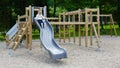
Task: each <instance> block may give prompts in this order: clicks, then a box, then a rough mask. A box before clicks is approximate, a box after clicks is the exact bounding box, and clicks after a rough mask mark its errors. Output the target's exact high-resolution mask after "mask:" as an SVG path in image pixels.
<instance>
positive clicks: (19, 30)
mask: <svg viewBox="0 0 120 68" xmlns="http://www.w3.org/2000/svg"><path fill="white" fill-rule="evenodd" d="M39 9H43V10H44V12H45V11H46V10H45V9H46V6H45V7H31V6H29V7H26V11H25V15H22V16H19V15H18V20H17V23H16V24H15V25H14V26H13V27H12V28H11V29H10V30H9V31H8V32H7V33H6V45H7V47H9V48H12V49H13V50H14V51H15V50H16V48H17V47H18V46H19V44H20V41H21V40H22V38H23V36H24V35H25V36H26V48H27V49H28V48H29V49H30V50H31V49H32V22H33V19H34V16H32V15H33V14H32V12H33V11H36V12H37V11H38V10H39ZM45 15H46V13H44V16H45ZM12 43H13V45H12V47H10V46H9V45H10V44H12Z"/></svg>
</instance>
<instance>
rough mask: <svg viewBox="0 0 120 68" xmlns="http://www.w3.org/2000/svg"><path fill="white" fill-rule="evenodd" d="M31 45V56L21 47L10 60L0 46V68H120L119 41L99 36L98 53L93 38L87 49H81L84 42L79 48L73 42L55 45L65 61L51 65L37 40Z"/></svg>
mask: <svg viewBox="0 0 120 68" xmlns="http://www.w3.org/2000/svg"><path fill="white" fill-rule="evenodd" d="M71 39H72V40H73V38H71ZM81 39H82V40H84V39H85V37H82V38H81ZM56 40H57V42H58V39H56ZM77 41H78V40H77ZM32 42H33V46H34V47H33V49H32V51H31V54H30V53H28V52H29V50H27V49H25V47H24V46H25V45H24V44H22V45H23V46H22V47H21V48H18V49H17V51H15V54H14V56H13V57H10V55H9V54H8V53H9V49H6V48H5V47H6V46H5V45H6V44H5V42H0V68H120V37H115V36H113V37H110V36H101V44H100V45H101V51H97V46H96V45H97V43H96V41H95V38H94V37H93V42H94V45H93V46H90V45H89V46H88V47H85V46H84V41H83V42H82V45H81V46H79V43H77V42H76V43H75V44H74V43H73V42H68V43H67V41H66V43H63V41H62V42H60V43H59V44H60V45H61V46H62V47H63V48H65V49H66V50H67V53H68V58H66V59H62V61H56V62H53V61H51V59H50V58H49V54H47V52H46V51H45V50H44V49H41V48H40V45H39V44H40V42H39V40H33V41H32Z"/></svg>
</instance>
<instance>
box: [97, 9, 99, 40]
mask: <svg viewBox="0 0 120 68" xmlns="http://www.w3.org/2000/svg"><path fill="white" fill-rule="evenodd" d="M97 22H98V37H99V38H100V10H99V8H97Z"/></svg>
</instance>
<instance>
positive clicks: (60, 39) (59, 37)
mask: <svg viewBox="0 0 120 68" xmlns="http://www.w3.org/2000/svg"><path fill="white" fill-rule="evenodd" d="M60 22H61V15H60V14H59V42H61V27H60V26H61V25H60Z"/></svg>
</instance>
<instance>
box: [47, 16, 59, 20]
mask: <svg viewBox="0 0 120 68" xmlns="http://www.w3.org/2000/svg"><path fill="white" fill-rule="evenodd" d="M47 19H48V20H59V18H57V17H50V18H47Z"/></svg>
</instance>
